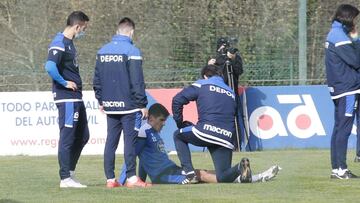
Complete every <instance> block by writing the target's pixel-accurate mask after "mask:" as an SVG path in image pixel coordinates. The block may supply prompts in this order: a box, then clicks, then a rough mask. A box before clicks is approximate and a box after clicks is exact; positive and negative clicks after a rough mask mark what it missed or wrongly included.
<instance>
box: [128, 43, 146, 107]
mask: <svg viewBox="0 0 360 203" xmlns="http://www.w3.org/2000/svg"><path fill="white" fill-rule="evenodd" d="M128 68H129V70H128V71H129V79H130V87H131V94H132V96H133V98H134V99H135V104H136V105H137V107H138V108H145V107H146V105H147V103H148V101H147V97H146V93H145V82H144V74H143V70H142V57H141V53H140V50H138V49H134V51H133V52H132V53H131V54H130V56H129V65H128Z"/></svg>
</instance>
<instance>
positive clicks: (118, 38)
mask: <svg viewBox="0 0 360 203" xmlns="http://www.w3.org/2000/svg"><path fill="white" fill-rule="evenodd" d="M112 41H126V42H129V43H131V44H132V41H131V39H130V37H128V36H125V35H114V36H113V38H112Z"/></svg>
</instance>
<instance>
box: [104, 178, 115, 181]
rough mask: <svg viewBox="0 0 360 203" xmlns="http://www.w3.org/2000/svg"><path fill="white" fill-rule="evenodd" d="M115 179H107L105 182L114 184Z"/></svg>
mask: <svg viewBox="0 0 360 203" xmlns="http://www.w3.org/2000/svg"><path fill="white" fill-rule="evenodd" d="M115 180H116V178H110V179H107V180H106V182H115Z"/></svg>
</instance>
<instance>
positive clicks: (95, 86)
mask: <svg viewBox="0 0 360 203" xmlns="http://www.w3.org/2000/svg"><path fill="white" fill-rule="evenodd" d="M93 89H94V92H95V98H96V99H97V100H98V102H99V105H102V99H101V77H100V61H99V59H98V56H96V65H95V73H94V79H93Z"/></svg>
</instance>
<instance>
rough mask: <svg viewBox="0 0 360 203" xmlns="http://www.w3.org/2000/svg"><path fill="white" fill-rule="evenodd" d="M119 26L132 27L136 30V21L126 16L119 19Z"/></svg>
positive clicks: (120, 27) (122, 27) (121, 27)
mask: <svg viewBox="0 0 360 203" xmlns="http://www.w3.org/2000/svg"><path fill="white" fill-rule="evenodd" d="M118 28H119V29H124V28H131V29H133V30H135V23H134V21H133V20H131V19H130V18H128V17H124V18H122V19H121V20H120V21H119V24H118Z"/></svg>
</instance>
